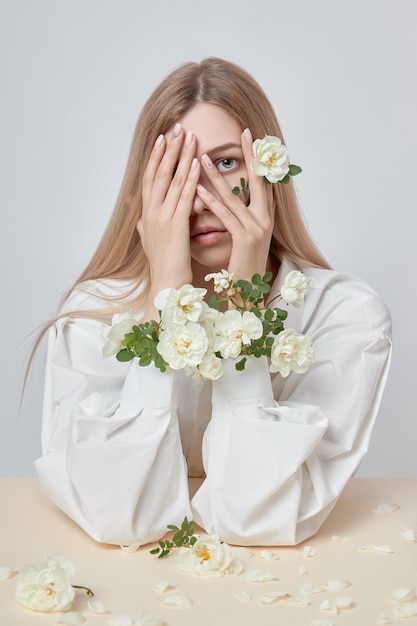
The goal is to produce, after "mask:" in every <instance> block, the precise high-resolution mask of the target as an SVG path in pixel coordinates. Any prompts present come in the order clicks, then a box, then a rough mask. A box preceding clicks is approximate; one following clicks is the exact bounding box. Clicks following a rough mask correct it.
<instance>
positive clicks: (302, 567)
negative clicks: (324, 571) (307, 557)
mask: <svg viewBox="0 0 417 626" xmlns="http://www.w3.org/2000/svg"><path fill="white" fill-rule="evenodd" d="M298 573H299V574H301V576H305V575H306V574H308V569H307V567H306V565H300V567H299V568H298Z"/></svg>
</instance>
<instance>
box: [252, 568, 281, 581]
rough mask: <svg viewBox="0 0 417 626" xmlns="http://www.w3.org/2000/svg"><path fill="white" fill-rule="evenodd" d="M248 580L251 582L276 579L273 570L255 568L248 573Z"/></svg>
mask: <svg viewBox="0 0 417 626" xmlns="http://www.w3.org/2000/svg"><path fill="white" fill-rule="evenodd" d="M246 578H247V580H248V581H249V582H250V583H265V582H268V580H275V576H274V575H273V574H271V572H267V571H265V570H263V569H253V570H251V571H250V572H248V573H247V575H246Z"/></svg>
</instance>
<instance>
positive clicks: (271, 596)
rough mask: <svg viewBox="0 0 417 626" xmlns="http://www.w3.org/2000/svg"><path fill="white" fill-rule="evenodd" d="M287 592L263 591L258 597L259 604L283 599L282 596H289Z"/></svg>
mask: <svg viewBox="0 0 417 626" xmlns="http://www.w3.org/2000/svg"><path fill="white" fill-rule="evenodd" d="M289 595H290V594H289V593H288V592H287V591H281V590H278V591H264V592H263V594H262V595H261V597H260V598H259V603H260V604H273V603H274V602H278V601H279V600H283V599H284V598H288V597H289Z"/></svg>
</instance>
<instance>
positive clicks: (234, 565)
mask: <svg viewBox="0 0 417 626" xmlns="http://www.w3.org/2000/svg"><path fill="white" fill-rule="evenodd" d="M228 572H229V574H236V575H239V574H241V573H242V572H243V565H242V563H241V562H240V561H232V562H231V563H230V565H229V569H228Z"/></svg>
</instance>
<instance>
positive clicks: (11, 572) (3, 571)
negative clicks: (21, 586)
mask: <svg viewBox="0 0 417 626" xmlns="http://www.w3.org/2000/svg"><path fill="white" fill-rule="evenodd" d="M16 574H17V570H16V569H14V568H13V567H9V566H8V565H2V566H0V580H1V581H4V580H10V579H11V578H13V577H14V576H16Z"/></svg>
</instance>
